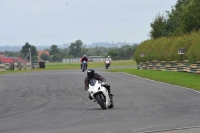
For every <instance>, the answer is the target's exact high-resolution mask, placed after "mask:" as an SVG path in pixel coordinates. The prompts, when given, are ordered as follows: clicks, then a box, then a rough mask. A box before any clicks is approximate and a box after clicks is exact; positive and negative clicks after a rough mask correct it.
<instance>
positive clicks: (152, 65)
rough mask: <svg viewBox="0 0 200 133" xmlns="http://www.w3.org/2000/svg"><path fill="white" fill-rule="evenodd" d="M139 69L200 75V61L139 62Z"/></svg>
mask: <svg viewBox="0 0 200 133" xmlns="http://www.w3.org/2000/svg"><path fill="white" fill-rule="evenodd" d="M138 69H141V70H143V69H151V70H161V71H180V72H190V73H200V61H198V62H196V63H189V61H187V60H183V61H170V62H166V61H147V62H139V63H138Z"/></svg>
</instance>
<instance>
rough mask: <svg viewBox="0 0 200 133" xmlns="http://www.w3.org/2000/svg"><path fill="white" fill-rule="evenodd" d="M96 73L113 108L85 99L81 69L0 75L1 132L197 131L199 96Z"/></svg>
mask: <svg viewBox="0 0 200 133" xmlns="http://www.w3.org/2000/svg"><path fill="white" fill-rule="evenodd" d="M95 70H96V72H98V73H99V74H101V75H102V76H103V77H105V78H106V79H107V83H109V84H110V85H111V90H112V93H113V94H114V104H115V106H114V108H113V109H107V110H102V109H101V108H100V106H99V105H98V104H97V103H95V102H93V101H91V100H89V99H88V94H87V92H86V91H85V90H84V78H85V76H86V72H81V70H57V71H42V72H26V73H18V74H7V75H0V133H144V132H145V133H150V132H166V133H184V132H186V133H189V132H190V133H191V132H192V133H197V132H200V130H199V128H198V127H199V125H200V104H199V103H200V93H198V92H196V91H193V90H190V89H187V88H182V87H178V86H173V85H169V84H164V83H160V82H155V81H151V80H147V79H143V78H139V77H136V76H132V75H128V74H124V73H109V72H104V71H103V70H104V69H95ZM181 129H184V130H181Z"/></svg>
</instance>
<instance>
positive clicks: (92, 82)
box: [89, 79, 97, 86]
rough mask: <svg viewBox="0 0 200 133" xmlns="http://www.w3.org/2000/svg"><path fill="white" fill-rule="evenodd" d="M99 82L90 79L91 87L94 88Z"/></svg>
mask: <svg viewBox="0 0 200 133" xmlns="http://www.w3.org/2000/svg"><path fill="white" fill-rule="evenodd" d="M96 82H97V80H96V79H90V82H89V83H90V85H91V86H94V85H95V84H96Z"/></svg>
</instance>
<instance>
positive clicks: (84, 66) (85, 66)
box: [81, 61, 87, 72]
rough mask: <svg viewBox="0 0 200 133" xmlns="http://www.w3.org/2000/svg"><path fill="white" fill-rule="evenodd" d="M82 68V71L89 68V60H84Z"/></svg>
mask: <svg viewBox="0 0 200 133" xmlns="http://www.w3.org/2000/svg"><path fill="white" fill-rule="evenodd" d="M81 69H82V72H84V71H85V70H87V62H86V61H83V62H82V64H81Z"/></svg>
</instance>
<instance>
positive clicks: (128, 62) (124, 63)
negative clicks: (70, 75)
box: [45, 60, 136, 70]
mask: <svg viewBox="0 0 200 133" xmlns="http://www.w3.org/2000/svg"><path fill="white" fill-rule="evenodd" d="M135 65H136V62H135V61H134V60H122V61H112V64H111V66H112V67H115V66H135ZM100 67H105V66H104V63H103V62H89V63H88V68H100ZM45 69H46V70H59V69H80V62H78V63H46V65H45Z"/></svg>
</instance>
